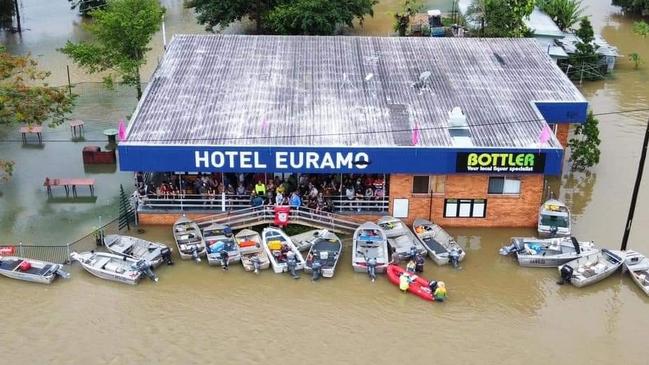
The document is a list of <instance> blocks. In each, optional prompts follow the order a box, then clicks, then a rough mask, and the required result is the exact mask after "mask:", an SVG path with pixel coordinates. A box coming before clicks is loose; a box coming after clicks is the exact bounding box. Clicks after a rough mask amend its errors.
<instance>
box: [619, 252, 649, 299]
mask: <svg viewBox="0 0 649 365" xmlns="http://www.w3.org/2000/svg"><path fill="white" fill-rule="evenodd" d="M623 270H624V271H628V272H629V275H631V279H633V282H635V283H636V284H637V285H638V287H640V289H642V291H643V292H644V293H645V294H647V295H649V258H647V257H646V256H644V255H642V254H641V253H638V252H636V251H633V250H628V251H626V260H624V266H623Z"/></svg>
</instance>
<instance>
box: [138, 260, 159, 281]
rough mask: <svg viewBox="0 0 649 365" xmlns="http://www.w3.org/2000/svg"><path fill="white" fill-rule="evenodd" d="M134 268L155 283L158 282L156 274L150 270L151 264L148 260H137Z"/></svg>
mask: <svg viewBox="0 0 649 365" xmlns="http://www.w3.org/2000/svg"><path fill="white" fill-rule="evenodd" d="M135 269H136V270H137V271H139V272H141V273H142V274H144V275H146V276H147V277H148V278H149V279H151V280H153V281H155V282H156V283H157V282H158V276H157V275H156V274H155V273H154V272H153V270H151V264H150V263H149V262H148V261H146V260H139V261H138V262H136V263H135Z"/></svg>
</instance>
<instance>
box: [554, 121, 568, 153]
mask: <svg viewBox="0 0 649 365" xmlns="http://www.w3.org/2000/svg"><path fill="white" fill-rule="evenodd" d="M569 132H570V124H558V125H557V133H556V136H557V139H558V140H559V142H560V143H561V145H562V146H563V147H564V148H565V147H567V146H568V133H569Z"/></svg>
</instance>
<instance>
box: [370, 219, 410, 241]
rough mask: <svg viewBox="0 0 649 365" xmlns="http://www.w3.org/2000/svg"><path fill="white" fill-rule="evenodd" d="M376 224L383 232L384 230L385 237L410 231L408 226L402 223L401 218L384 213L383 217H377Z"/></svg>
mask: <svg viewBox="0 0 649 365" xmlns="http://www.w3.org/2000/svg"><path fill="white" fill-rule="evenodd" d="M376 224H378V225H379V227H381V229H382V230H383V232H385V237H387V238H395V237H399V236H403V235H404V234H407V233H408V232H410V230H409V229H408V226H407V225H406V224H405V223H403V221H401V219H399V218H394V217H392V216H389V215H384V216H383V217H381V218H379V220H378V221H377V222H376Z"/></svg>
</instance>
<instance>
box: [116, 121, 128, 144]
mask: <svg viewBox="0 0 649 365" xmlns="http://www.w3.org/2000/svg"><path fill="white" fill-rule="evenodd" d="M117 137H118V138H119V140H120V141H124V140H125V139H126V123H124V119H120V120H119V124H118V126H117Z"/></svg>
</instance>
